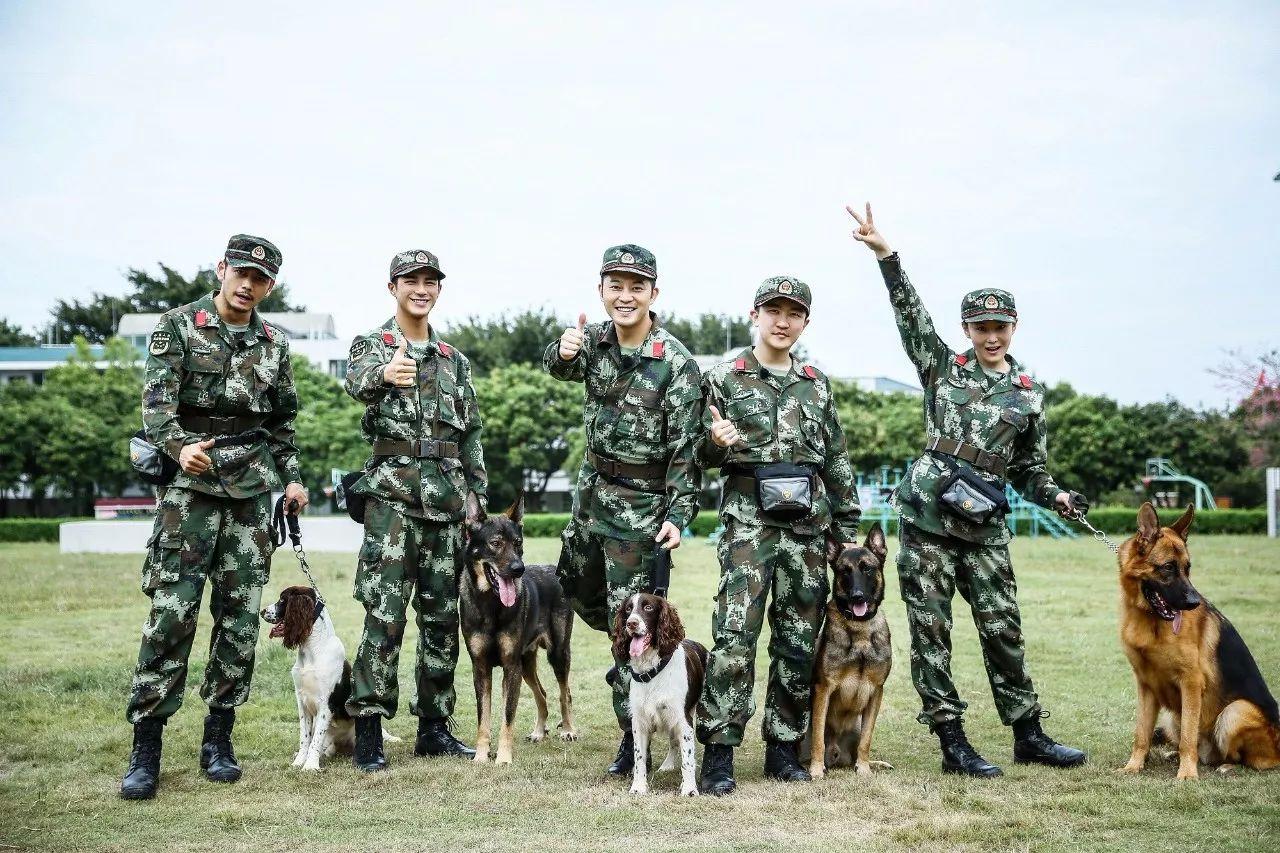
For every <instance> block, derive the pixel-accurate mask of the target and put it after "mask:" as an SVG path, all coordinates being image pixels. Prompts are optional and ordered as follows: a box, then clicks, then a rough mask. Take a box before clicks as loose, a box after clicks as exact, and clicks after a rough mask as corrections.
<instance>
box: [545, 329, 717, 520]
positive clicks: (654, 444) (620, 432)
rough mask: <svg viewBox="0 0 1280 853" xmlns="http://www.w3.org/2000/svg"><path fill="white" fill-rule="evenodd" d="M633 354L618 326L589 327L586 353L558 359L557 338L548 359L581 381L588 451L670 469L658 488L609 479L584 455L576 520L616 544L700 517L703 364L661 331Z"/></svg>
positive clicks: (550, 368)
mask: <svg viewBox="0 0 1280 853" xmlns="http://www.w3.org/2000/svg"><path fill="white" fill-rule="evenodd" d="M649 317H650V319H652V320H653V329H652V330H650V332H649V335H648V336H647V337H646V338H645V339H644V343H643V344H641V346H640V351H639V352H638V353H637V354H636V355H635V356H630V357H624V356H623V355H622V353H621V351H620V350H619V347H618V333H617V330H616V329H614V326H613V323H612V321H606V322H604V323H593V324H590V325H588V326H587V327H586V328H585V329H584V330H583V336H584V338H585V340H584V342H583V345H582V349H581V350H579V351H578V354H577V356H576V357H574V359H573V360H572V361H564V360H563V359H561V358H560V342H559V341H552V342H551V344H550V346H548V347H547V350H546V352H545V353H544V354H543V357H542V364H543V366H544V367H545V368H546V369H547V372H548V373H550V374H551V375H552V376H554V377H555V378H556V379H561V380H565V381H567V382H583V383H585V384H586V388H587V395H586V402H585V404H584V406H583V423H584V424H585V426H586V434H587V435H586V437H587V449H588V450H589V451H591V452H593V453H596V454H598V455H599V456H602V457H604V458H606V459H612V460H615V461H618V462H631V463H642V464H643V463H656V464H659V465H665V466H666V477H665V479H664V481H663V482H662V483H661V491H660V492H659V489H658V487H656V486H655V487H652V491H641V490H639V489H636V488H631V487H629V485H627V484H628V483H629V482H633V481H626V480H618V479H613V480H610V479H607V478H605V477H603V476H601V475H600V474H599V473H598V472H596V470H595V469H594V468H593V467H592V466H591V463H590V461H589V460H588V459H587V458H586V457H585V455H584V458H583V460H582V468H581V469H580V471H579V473H578V485H577V490H576V492H575V494H574V501H573V514H574V518H575V519H576V520H577V521H578V522H580V523H581V524H583V525H585V527H586V529H587V530H589V531H591V532H594V533H598V534H600V535H603V536H608V537H611V538H614V539H626V540H632V541H638V540H644V539H652V538H653V537H654V535H656V534H657V532H658V528H659V527H661V526H662V522H663V521H670V522H671V523H672V524H674V525H675V526H676V527H678V528H680V529H681V530H683V529H684V528H685V526H686V525H688V523H689V522H690V521H692V520H693V517H694V515H696V514H697V512H698V493H699V491H700V490H701V487H702V472H701V471H699V470H698V468H697V466H696V465H694V462H693V438H694V435H695V434H696V433H697V431H698V428H699V423H700V422H701V417H702V404H701V393H700V391H699V388H698V377H699V373H698V365H697V363H696V362H695V361H694V360H693V356H691V355H689V351H688V350H687V349H685V346H684V344H682V343H680V341H679V340H677V339H676V338H675V337H674V336H673V335H671V334H670V333H669V332H667V331H666V330H665V329H662V328H660V327H659V326H658V320H657V317H656V316H654V315H653V314H652V313H650V315H649Z"/></svg>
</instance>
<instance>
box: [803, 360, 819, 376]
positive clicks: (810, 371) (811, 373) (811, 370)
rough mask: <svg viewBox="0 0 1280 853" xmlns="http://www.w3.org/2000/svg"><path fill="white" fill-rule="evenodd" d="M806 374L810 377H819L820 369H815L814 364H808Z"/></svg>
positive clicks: (805, 369)
mask: <svg viewBox="0 0 1280 853" xmlns="http://www.w3.org/2000/svg"><path fill="white" fill-rule="evenodd" d="M804 375H805V376H808V377H809V378H810V379H817V378H818V371H816V370H814V368H813V365H812V364H806V365H805V366H804Z"/></svg>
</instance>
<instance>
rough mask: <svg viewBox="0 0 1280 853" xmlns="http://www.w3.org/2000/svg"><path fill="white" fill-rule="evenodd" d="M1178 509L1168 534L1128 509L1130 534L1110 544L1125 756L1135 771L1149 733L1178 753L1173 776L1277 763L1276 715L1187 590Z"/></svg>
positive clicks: (1149, 517) (1211, 614) (1249, 660)
mask: <svg viewBox="0 0 1280 853" xmlns="http://www.w3.org/2000/svg"><path fill="white" fill-rule="evenodd" d="M1194 517H1195V507H1192V506H1188V507H1187V511H1186V512H1185V513H1183V514H1182V517H1181V518H1179V519H1178V520H1177V521H1175V522H1174V523H1173V524H1171V525H1169V526H1168V527H1161V526H1160V519H1159V517H1158V516H1157V515H1156V511H1155V508H1154V507H1153V506H1152V505H1151V504H1149V503H1145V504H1143V505H1142V508H1141V509H1140V510H1138V532H1137V534H1136V535H1134V536H1131V537H1130V538H1129V539H1127V540H1125V542H1124V544H1123V545H1121V546H1120V554H1119V557H1120V642H1121V644H1122V645H1123V646H1124V653H1125V655H1127V656H1128V658H1129V663H1130V664H1132V665H1133V675H1134V678H1135V680H1136V681H1137V686H1138V724H1137V727H1136V728H1135V729H1134V732H1133V754H1132V755H1131V756H1130V758H1129V763H1128V764H1126V765H1125V766H1124V767H1121V768H1120V771H1119V772H1121V773H1137V772H1139V771H1140V770H1142V767H1143V765H1144V764H1145V763H1146V760H1147V753H1148V751H1149V750H1150V749H1151V743H1152V738H1153V734H1155V735H1157V736H1158V737H1160V738H1163V739H1167V740H1168V742H1170V743H1173V744H1177V747H1178V778H1179V779H1195V778H1196V777H1197V775H1198V773H1197V770H1196V767H1197V763H1198V762H1203V763H1204V764H1208V765H1217V766H1218V769H1219V771H1225V770H1229V769H1231V766H1232V765H1234V764H1244V765H1246V766H1248V767H1252V768H1253V769H1255V770H1266V769H1268V768H1271V767H1275V766H1277V765H1280V713H1278V712H1277V708H1276V700H1275V698H1274V697H1273V696H1272V695H1271V692H1270V691H1269V690H1268V689H1267V684H1266V682H1265V681H1263V680H1262V673H1260V672H1259V671H1258V665H1257V663H1255V662H1254V660H1253V655H1252V654H1250V653H1249V648H1248V646H1246V645H1245V644H1244V640H1243V639H1241V637H1240V634H1239V633H1238V632H1237V631H1236V629H1235V628H1233V627H1232V625H1231V623H1230V622H1228V621H1227V618H1226V617H1225V616H1223V615H1222V614H1221V613H1220V612H1219V611H1218V609H1217V608H1215V607H1214V606H1213V605H1211V604H1209V602H1207V601H1205V600H1204V599H1203V598H1202V597H1201V596H1200V594H1199V593H1198V592H1197V591H1196V589H1195V587H1193V586H1192V585H1191V554H1190V553H1189V552H1188V551H1187V532H1188V530H1189V529H1190V528H1191V521H1192V519H1193V518H1194Z"/></svg>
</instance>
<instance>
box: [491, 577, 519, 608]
mask: <svg viewBox="0 0 1280 853" xmlns="http://www.w3.org/2000/svg"><path fill="white" fill-rule="evenodd" d="M495 574H496V573H495ZM498 598H499V599H500V600H501V601H502V606H503V607H512V606H514V605H515V603H516V582H515V581H513V580H511V579H510V578H504V577H503V576H502V575H498Z"/></svg>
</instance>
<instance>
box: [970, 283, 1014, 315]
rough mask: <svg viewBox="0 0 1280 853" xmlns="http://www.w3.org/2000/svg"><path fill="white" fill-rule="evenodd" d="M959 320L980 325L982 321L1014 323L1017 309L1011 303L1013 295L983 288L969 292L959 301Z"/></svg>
mask: <svg viewBox="0 0 1280 853" xmlns="http://www.w3.org/2000/svg"><path fill="white" fill-rule="evenodd" d="M960 319H961V321H962V322H965V323H981V322H983V321H984V320H998V321H999V322H1001V323H1016V322H1018V309H1017V307H1016V306H1015V305H1014V303H1013V294H1012V293H1010V292H1009V291H1007V290H997V289H996V288H994V287H984V288H981V289H979V290H971V291H969V292H968V293H966V294H965V295H964V299H962V300H960Z"/></svg>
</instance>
